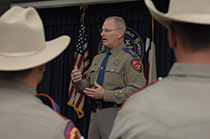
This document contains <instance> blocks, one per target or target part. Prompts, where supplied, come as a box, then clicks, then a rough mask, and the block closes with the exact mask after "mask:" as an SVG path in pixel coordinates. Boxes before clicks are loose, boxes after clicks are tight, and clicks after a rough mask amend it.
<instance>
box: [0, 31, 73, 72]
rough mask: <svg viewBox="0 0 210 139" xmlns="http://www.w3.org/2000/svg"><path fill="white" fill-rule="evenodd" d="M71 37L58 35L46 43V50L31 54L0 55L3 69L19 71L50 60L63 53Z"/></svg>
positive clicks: (0, 68) (0, 63) (1, 68)
mask: <svg viewBox="0 0 210 139" xmlns="http://www.w3.org/2000/svg"><path fill="white" fill-rule="evenodd" d="M70 40H71V39H70V37H69V36H67V35H64V36H61V37H58V38H56V39H54V40H51V41H48V42H46V43H45V45H46V47H45V48H44V50H41V51H40V52H37V53H35V54H33V55H30V56H17V57H15V56H13V57H11V56H5V55H0V61H1V62H0V70H1V71H18V70H25V69H30V68H33V67H36V66H39V65H42V64H45V63H47V62H49V61H50V60H52V59H54V58H55V57H57V56H58V55H59V54H61V53H62V52H63V51H64V50H65V49H66V48H67V46H68V44H69V43H70Z"/></svg>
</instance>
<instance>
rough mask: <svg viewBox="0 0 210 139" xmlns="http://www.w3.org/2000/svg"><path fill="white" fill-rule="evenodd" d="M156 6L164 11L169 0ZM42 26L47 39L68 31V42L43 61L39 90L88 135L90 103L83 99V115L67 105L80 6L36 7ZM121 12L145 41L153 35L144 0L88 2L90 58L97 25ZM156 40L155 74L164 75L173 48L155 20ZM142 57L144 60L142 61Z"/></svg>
mask: <svg viewBox="0 0 210 139" xmlns="http://www.w3.org/2000/svg"><path fill="white" fill-rule="evenodd" d="M154 2H155V4H156V6H157V8H158V9H160V10H162V11H164V12H167V5H168V0H162V1H161V2H160V1H159V2H158V0H155V1H154ZM38 12H39V14H40V16H41V18H42V20H43V24H44V27H45V35H46V40H47V41H49V40H51V39H54V38H56V37H58V36H61V35H65V34H67V35H69V36H70V37H71V43H70V45H69V46H68V48H67V49H66V50H65V51H64V52H63V53H62V54H61V55H60V56H59V57H57V58H56V59H54V60H53V61H51V62H49V63H47V64H46V72H45V74H44V77H43V80H42V82H41V83H40V85H39V86H38V92H39V93H46V94H49V95H50V96H51V97H52V98H53V99H54V100H55V101H56V102H57V103H58V105H59V106H60V108H61V113H62V114H63V115H64V116H66V117H67V118H69V119H71V120H72V121H73V122H74V123H75V125H76V126H77V127H78V128H79V130H80V131H81V132H82V134H83V135H84V136H85V137H86V138H87V132H88V126H89V118H90V107H89V105H88V104H87V102H86V105H85V116H84V117H83V118H82V119H80V120H79V119H78V118H77V116H76V113H75V111H74V110H73V108H72V107H70V106H68V105H67V101H68V100H67V99H68V89H69V83H70V80H71V75H70V74H71V71H72V68H73V61H74V52H75V46H76V43H77V36H78V30H79V26H80V17H81V14H82V12H83V11H82V10H80V7H79V6H73V7H62V8H49V9H38ZM114 15H117V16H121V17H123V18H124V19H125V21H126V23H127V27H129V28H131V29H133V30H135V31H136V32H137V33H138V34H139V35H140V37H141V38H142V40H143V43H144V44H145V41H146V37H150V38H151V37H152V28H151V26H152V25H151V24H152V21H151V19H152V18H151V15H150V14H149V12H148V10H147V8H146V6H145V4H144V2H143V1H135V2H124V3H116V4H100V5H89V8H88V9H87V10H86V16H85V26H86V32H87V37H88V47H89V56H90V60H91V61H92V59H93V57H94V56H95V55H96V54H97V52H98V46H99V42H100V41H101V37H100V34H99V29H100V28H101V26H102V24H103V21H104V19H105V18H106V17H108V16H114ZM154 33H155V44H156V64H157V76H158V77H159V76H161V77H165V76H166V75H167V74H168V71H169V69H170V67H171V65H172V64H173V62H174V61H175V58H174V54H173V51H172V50H171V49H170V48H169V46H168V38H167V30H166V29H165V28H164V27H163V26H162V25H160V24H159V23H157V22H156V21H155V31H154ZM145 59H146V58H144V59H143V62H144V63H145Z"/></svg>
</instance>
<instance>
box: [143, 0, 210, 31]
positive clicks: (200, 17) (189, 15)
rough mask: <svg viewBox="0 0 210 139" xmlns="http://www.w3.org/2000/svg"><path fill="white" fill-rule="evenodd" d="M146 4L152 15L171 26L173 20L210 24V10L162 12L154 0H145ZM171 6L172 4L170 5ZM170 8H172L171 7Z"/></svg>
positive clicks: (165, 24) (164, 24)
mask: <svg viewBox="0 0 210 139" xmlns="http://www.w3.org/2000/svg"><path fill="white" fill-rule="evenodd" d="M145 4H146V6H147V8H148V9H149V11H150V13H151V15H152V16H153V17H154V18H155V19H156V20H157V21H158V22H159V23H161V24H162V25H163V26H165V27H169V25H170V24H171V22H185V23H194V24H203V25H209V24H210V16H209V13H208V11H207V12H206V14H205V12H200V13H199V12H197V13H194V12H189V11H190V10H189V11H188V12H173V13H172V12H170V11H169V12H168V13H162V12H160V11H158V10H157V9H156V7H155V6H154V4H153V2H152V0H145ZM169 7H170V6H169ZM169 10H170V9H169Z"/></svg>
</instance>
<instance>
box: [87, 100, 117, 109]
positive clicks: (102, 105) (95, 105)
mask: <svg viewBox="0 0 210 139" xmlns="http://www.w3.org/2000/svg"><path fill="white" fill-rule="evenodd" d="M89 102H90V105H91V109H92V111H93V112H96V109H99V110H102V109H104V108H110V107H120V106H121V104H116V103H114V102H105V101H103V100H98V101H95V100H94V99H92V98H90V101H89Z"/></svg>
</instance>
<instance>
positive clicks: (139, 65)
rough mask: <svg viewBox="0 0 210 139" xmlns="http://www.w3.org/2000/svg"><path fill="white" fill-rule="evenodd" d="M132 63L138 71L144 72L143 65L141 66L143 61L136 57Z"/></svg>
mask: <svg viewBox="0 0 210 139" xmlns="http://www.w3.org/2000/svg"><path fill="white" fill-rule="evenodd" d="M131 64H132V67H133V68H134V69H135V70H136V71H138V72H140V73H141V72H142V66H141V63H140V61H139V60H138V59H134V60H132V61H131Z"/></svg>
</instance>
